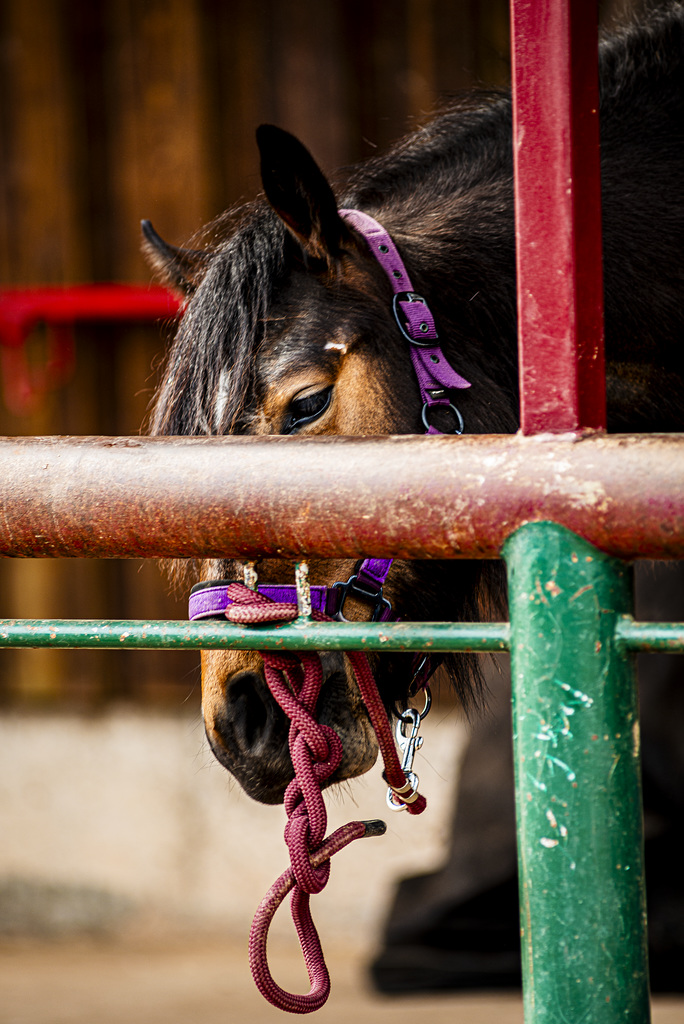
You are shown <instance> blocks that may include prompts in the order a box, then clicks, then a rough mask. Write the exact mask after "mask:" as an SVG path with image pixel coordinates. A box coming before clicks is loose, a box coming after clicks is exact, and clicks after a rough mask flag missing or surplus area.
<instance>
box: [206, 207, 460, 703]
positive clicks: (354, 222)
mask: <svg viewBox="0 0 684 1024" xmlns="http://www.w3.org/2000/svg"><path fill="white" fill-rule="evenodd" d="M340 216H341V217H343V218H344V220H346V221H347V222H348V223H349V224H350V225H351V226H352V227H353V228H355V229H356V230H357V231H358V232H359V233H360V234H361V235H363V237H364V239H365V240H366V243H367V244H368V248H369V249H370V251H371V253H372V255H373V256H374V257H375V258H376V259H377V261H378V263H379V264H380V266H381V267H382V269H383V270H384V272H385V274H386V275H387V279H388V280H389V282H390V285H391V286H392V292H393V296H394V297H393V300H392V312H393V315H394V319H395V320H396V322H397V326H398V328H399V330H400V331H401V333H402V334H403V336H404V337H405V338H406V340H407V341H408V342H409V343H410V344H409V351H410V353H411V362H412V363H413V369H414V372H415V374H416V378H417V381H418V387H419V389H420V397H421V401H422V413H421V415H422V420H423V423H424V425H425V428H426V429H425V432H426V434H441V433H442V431H441V430H438V429H437V428H436V427H435V426H433V425H432V424H431V423H430V422H429V413H430V410H431V409H433V408H435V407H442V408H447V409H449V410H450V411H451V413H452V414H453V415H454V416H455V418H456V422H457V424H458V428H457V429H456V430H454V431H453V432H454V433H456V434H461V433H462V432H463V417H462V416H461V413H460V412H459V410H458V409H457V408H456V406H455V405H453V404H452V402H451V400H450V398H449V395H448V391H450V390H461V389H463V388H469V387H470V384H469V383H468V381H467V380H465V379H464V378H463V377H461V376H460V374H458V373H456V371H455V370H454V369H453V368H452V367H451V366H450V364H449V363H448V362H447V359H446V357H445V355H444V353H443V352H442V349H441V347H440V345H439V340H438V335H437V329H436V327H435V318H434V316H433V315H432V311H431V310H430V307H429V306H428V304H427V301H426V299H424V298H423V296H422V295H419V294H418V292H416V291H414V290H413V285H412V283H411V279H410V277H409V275H408V271H407V270H406V267H405V265H404V261H403V260H402V258H401V256H400V255H399V252H398V250H397V247H396V245H395V244H394V242H393V241H392V238H391V236H390V235H389V234H388V233H387V231H385V229H384V228H383V226H382V224H379V223H378V221H377V220H375V219H374V218H373V217H371V216H369V215H368V214H367V213H362V212H361V211H360V210H340ZM392 562H393V559H392V558H365V559H363V560H362V561H360V562H358V563H357V565H356V567H355V569H354V572H353V573H352V575H351V576H350V577H349V579H348V580H347V581H346V583H342V582H338V583H333V584H332V586H331V587H326V586H312V587H311V604H312V607H313V608H314V609H315V610H317V611H320V612H323V613H324V614H326V615H329V616H330V617H331V618H336V619H343V618H344V605H345V601H346V600H347V598H348V597H349V596H356V597H357V598H360V599H361V600H362V601H364V602H366V603H368V604H371V605H372V612H371V621H375V622H387V621H388V620H390V619H395V618H396V616H394V615H393V614H392V606H391V604H390V602H389V601H388V600H387V599H386V598H385V597H384V596H383V587H384V585H385V583H386V581H387V577H388V575H389V571H390V568H391V565H392ZM230 582H231V581H230V580H205V581H204V582H203V583H198V584H196V585H195V586H194V587H193V588H192V591H191V592H190V602H189V609H188V615H189V618H190V619H206V618H212V617H214V616H220V615H223V614H224V613H225V610H226V608H227V607H228V606H229V605H230V604H231V603H232V602H231V600H230V598H229V597H228V594H227V591H228V587H229V585H230ZM257 589H258V591H259V593H260V594H263V595H264V596H266V597H270V598H271V600H273V601H276V602H283V603H293V604H296V601H297V596H296V587H295V585H294V584H269V583H260V584H259V585H258V587H257ZM435 667H436V665H435V664H434V661H433V664H432V666H431V664H430V659H429V658H427V659H426V658H422V659H421V661H420V664H419V666H418V668H417V670H416V673H415V675H414V681H413V682H414V688H420V687H421V686H424V685H425V684H426V683H427V679H428V678H429V676H430V675H431V672H432V671H433V670H434V668H435Z"/></svg>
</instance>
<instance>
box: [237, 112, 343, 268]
mask: <svg viewBox="0 0 684 1024" xmlns="http://www.w3.org/2000/svg"><path fill="white" fill-rule="evenodd" d="M256 137H257V145H258V146H259V152H260V153H261V180H262V183H263V186H264V191H265V193H266V198H267V199H268V201H269V203H270V204H271V206H272V207H273V209H274V210H275V212H276V213H277V214H278V216H279V217H280V219H281V220H282V221H283V222H284V223H285V225H286V226H287V227H288V228H289V229H290V231H291V232H292V234H293V235H294V236H295V238H296V239H297V240H298V242H299V243H300V245H301V246H302V248H303V249H304V251H305V253H307V255H309V256H313V257H315V258H318V259H325V258H326V257H327V256H337V255H339V253H340V250H341V248H342V242H343V240H344V238H345V237H346V236H347V235H348V230H347V228H346V226H345V223H344V221H343V220H342V218H341V217H340V215H339V213H338V212H337V203H336V201H335V196H334V195H333V190H332V189H331V187H330V185H329V184H328V181H327V179H326V177H325V175H324V174H323V172H322V171H321V169H320V168H319V166H318V164H317V163H316V161H315V160H314V158H313V157H312V156H311V154H310V153H309V151H308V149H306V147H305V146H303V145H302V143H301V142H300V141H299V139H297V138H295V136H294V135H290V133H289V132H286V131H284V130H283V129H282V128H277V127H276V126H275V125H272V124H262V125H260V127H259V128H258V129H257V133H256Z"/></svg>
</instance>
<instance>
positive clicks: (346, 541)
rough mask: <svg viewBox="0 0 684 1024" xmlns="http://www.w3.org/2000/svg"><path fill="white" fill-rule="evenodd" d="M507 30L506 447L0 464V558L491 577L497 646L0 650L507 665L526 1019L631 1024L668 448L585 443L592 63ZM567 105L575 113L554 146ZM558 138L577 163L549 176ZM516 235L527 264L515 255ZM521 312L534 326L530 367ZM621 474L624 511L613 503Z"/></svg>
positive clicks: (380, 630) (309, 633) (6, 453)
mask: <svg viewBox="0 0 684 1024" xmlns="http://www.w3.org/2000/svg"><path fill="white" fill-rule="evenodd" d="M512 14H513V21H512V26H513V64H514V99H515V109H516V120H515V132H516V139H517V140H519V142H520V143H521V144H520V145H517V144H516V147H515V150H516V193H517V208H518V279H519V290H520V299H521V301H520V332H521V364H522V374H521V380H522V391H523V404H522V433H521V435H519V436H517V437H514V438H513V437H506V438H504V437H495V438H494V437H484V438H443V437H430V438H413V437H411V438H408V437H407V438H385V439H366V438H358V439H345V441H344V442H342V443H340V442H339V441H336V440H335V439H327V438H310V439H297V438H243V437H241V438H212V439H197V438H171V439H169V438H165V439H141V438H90V439H82V438H78V439H73V438H72V439H68V438H66V439H62V438H48V439H45V438H43V439H8V440H6V441H4V442H3V443H2V444H1V445H0V468H1V472H0V480H2V483H1V484H0V498H1V500H2V506H3V518H2V521H0V554H3V555H13V556H23V557H26V556H36V557H50V556H56V555H61V556H79V557H80V556H85V557H88V556H91V557H95V556H98V557H139V556H140V555H141V554H142V555H147V556H150V557H151V556H155V557H157V556H170V557H237V558H252V557H258V556H283V557H296V556H297V555H299V554H301V553H304V552H306V554H307V555H312V556H318V557H338V556H343V557H358V556H360V555H369V554H372V555H376V556H389V555H396V556H399V557H402V558H433V557H440V558H443V557H455V558H457V557H485V558H486V557H498V556H502V557H503V558H504V560H505V562H506V565H507V570H508V582H509V605H510V623H484V624H462V623H461V624H459V623H419V624H416V623H403V622H402V623H382V624H370V623H349V624H339V623H335V624H311V623H308V622H307V623H302V622H294V623H292V624H290V625H285V626H280V627H277V628H274V629H264V628H261V627H260V628H259V631H258V638H256V637H255V635H254V632H253V631H250V630H249V629H246V628H243V627H238V626H233V625H230V624H228V623H226V624H223V623H220V624H219V623H216V622H210V623H206V622H204V623H202V622H200V623H192V624H190V623H187V622H166V623H157V622H130V621H116V622H111V621H110V622H83V621H79V622H64V621H52V620H51V621H23V622H16V621H3V622H0V644H1V645H3V646H10V645H18V646H39V645H47V646H55V647H59V646H68V645H82V646H90V647H126V646H130V647H171V648H175V647H198V648H199V647H204V648H208V647H222V646H235V647H240V648H245V649H249V648H252V647H255V646H257V647H258V648H259V649H270V648H278V647H280V648H291V649H302V648H307V647H308V648H314V649H326V648H328V649H330V648H341V649H347V650H350V649H356V650H385V651H389V650H435V651H437V650H439V651H446V650H448V651H463V650H474V651H487V650H496V651H499V650H506V649H507V650H509V651H510V655H511V665H512V677H513V729H514V758H515V769H516V801H517V814H518V832H519V873H520V892H521V933H522V945H523V984H524V999H525V1019H526V1022H527V1024H532V1022H535V1024H536V1022H541V1021H549V1022H554V1024H555V1022H556V1021H558V1020H592V1021H595V1022H601V1024H609V1022H610V1024H613V1022H617V1021H624V1020H629V1021H630V1022H635V1024H643V1022H645V1021H647V1020H648V1019H649V998H648V968H647V958H646V920H645V893H644V875H643V854H642V851H643V835H642V812H641V791H640V746H639V728H638V711H637V697H636V687H635V679H634V669H633V657H632V655H633V653H634V652H635V651H638V650H650V651H654V650H659V651H663V650H665V651H680V652H681V651H683V650H684V624H673V623H655V624H651V623H648V624H646V623H636V622H634V621H633V619H632V617H631V611H632V584H631V572H630V567H629V564H628V560H630V559H634V558H637V557H651V558H681V557H684V502H683V501H682V480H684V437H682V436H668V437H666V436H650V437H638V438H637V437H630V438H625V437H616V436H612V437H606V436H605V435H602V434H601V433H600V432H599V433H592V431H596V430H599V431H600V429H601V428H602V427H603V426H604V422H605V420H604V414H605V398H604V385H603V370H602V358H601V351H602V349H601V309H600V306H601V296H600V287H598V286H597V282H599V285H600V279H601V278H600V269H601V250H600V230H599V227H598V225H599V223H600V218H598V217H596V216H594V217H593V219H592V217H591V214H592V213H593V214H594V215H595V214H596V211H597V207H596V202H597V195H598V146H597V143H598V135H597V122H596V116H595V115H596V109H597V103H596V82H595V67H594V64H593V62H592V61H591V60H579V59H578V54H579V53H581V52H582V51H583V48H589V47H591V46H594V47H595V45H596V32H595V25H594V24H593V15H595V11H592V10H591V4H584V5H582V4H571V3H570V0H558V2H557V3H555V4H553V5H531V4H526V3H523V2H522V0H520V2H519V0H513V2H512ZM584 52H585V54H586V52H588V50H587V49H585V50H584ZM592 67H593V72H592V70H591V69H592ZM592 75H593V78H592ZM535 82H536V83H538V82H544V88H543V89H538V88H535V87H534V83H535ZM578 104H580V106H581V105H582V104H584V105H585V107H584V108H583V109H584V110H585V113H588V112H591V113H592V114H593V115H594V116H593V118H592V117H591V116H589V117H588V118H585V119H584V120H582V119H580V121H581V124H580V125H579V126H578V118H577V109H578V107H577V105H578ZM523 135H524V138H525V144H524V145H522V138H523ZM562 138H565V139H568V138H569V139H571V140H572V141H573V144H574V146H575V150H574V152H575V154H577V152H578V151H579V152H581V155H582V160H581V161H578V160H575V162H574V163H570V164H568V166H567V167H565V166H564V164H563V162H564V161H571V159H572V152H573V150H572V147H570V150H568V147H567V146H563V145H561V144H560V140H561V139H562ZM568 180H571V181H572V187H571V189H570V190H566V182H567V181H568ZM559 183H560V184H559ZM533 194H534V211H533V212H532V214H530V204H529V203H528V200H529V199H530V197H531V196H532V195H533ZM586 211H589V214H590V216H589V218H588V219H589V224H587V223H586V221H582V213H583V212H586ZM539 218H541V223H540V220H539ZM542 230H543V232H544V235H545V239H546V244H545V246H544V248H543V266H540V264H539V252H540V251H541V250H540V248H539V247H535V246H533V245H530V244H529V243H530V240H531V239H532V238H533V236H534V233H535V232H539V231H542ZM580 265H581V267H582V272H581V274H580V272H579V270H578V267H579V266H580ZM568 267H571V268H572V270H571V272H570V273H568V272H567V268H568ZM557 271H561V272H560V273H558V272H557ZM549 281H552V282H553V287H552V288H551V289H549V288H548V287H547V283H548V282H549ZM559 281H563V282H564V285H563V286H559V285H558V282H559ZM528 294H532V295H534V296H535V297H536V298H537V300H538V301H537V307H538V309H541V310H542V311H543V313H544V316H545V317H546V323H547V326H548V325H556V326H555V327H553V326H552V327H551V328H550V329H549V330H548V331H546V332H545V333H544V336H543V346H542V338H541V337H540V334H539V330H538V323H539V317H538V314H535V316H536V319H535V317H533V316H532V314H531V313H529V311H528V310H527V307H526V301H525V296H526V295H528ZM577 325H579V327H578V326H577ZM587 351H589V352H591V353H593V356H592V358H589V359H585V358H581V355H582V354H583V353H584V354H586V353H587ZM541 367H543V368H544V372H543V373H541V372H539V370H540V368H541ZM542 379H544V380H545V384H544V387H543V388H542V387H541V386H540V384H539V381H540V380H542ZM331 444H333V445H335V459H334V460H331V459H330V458H329V457H327V456H328V453H329V448H330V445H331ZM283 453H286V454H287V459H284V458H282V457H281V456H282V455H283ZM333 462H334V474H333V472H332V471H331V469H330V467H331V465H332V464H333ZM397 464H400V465H401V476H400V477H399V475H398V474H397V472H396V465H397ZM285 465H287V479H285V477H282V479H281V478H280V476H279V474H282V472H283V467H284V466H285ZM646 475H647V476H648V480H649V492H648V494H645V493H644V489H643V488H642V487H639V486H635V482H638V481H640V480H643V479H644V478H645V477H646ZM398 479H401V485H400V486H399V485H398V483H397V481H398ZM275 495H277V498H275V497H274V496H275ZM407 495H410V501H407V500H406V497H407ZM332 498H335V500H331V499H332ZM257 510H258V513H257V514H254V513H256V512H257ZM342 510H343V511H342ZM246 511H249V512H250V513H252V514H250V515H246V514H245V512H246ZM323 521H325V523H326V526H327V528H326V530H325V531H322V530H321V529H320V525H321V522H323Z"/></svg>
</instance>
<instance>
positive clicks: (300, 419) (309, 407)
mask: <svg viewBox="0 0 684 1024" xmlns="http://www.w3.org/2000/svg"><path fill="white" fill-rule="evenodd" d="M332 392H333V389H332V388H331V387H330V388H324V389H323V391H315V392H314V393H313V394H312V395H305V396H304V397H303V398H293V399H292V401H291V402H290V406H289V409H288V411H287V416H286V417H285V422H284V423H283V433H284V434H292V433H293V432H294V431H295V430H296V429H297V427H301V426H303V425H304V424H305V423H311V422H312V420H317V419H318V417H319V416H322V415H323V413H324V412H325V410H326V409H327V408H328V406H329V405H330V399H331V398H332Z"/></svg>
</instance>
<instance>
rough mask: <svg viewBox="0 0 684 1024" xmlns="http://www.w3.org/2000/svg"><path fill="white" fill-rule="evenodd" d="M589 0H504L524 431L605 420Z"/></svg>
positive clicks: (596, 425)
mask: <svg viewBox="0 0 684 1024" xmlns="http://www.w3.org/2000/svg"><path fill="white" fill-rule="evenodd" d="M597 21H598V19H597V4H596V0H511V35H512V43H511V49H512V61H513V153H514V165H515V204H516V243H517V273H518V318H519V327H518V337H519V348H520V391H521V395H520V405H521V409H520V415H521V428H522V432H523V433H524V434H536V433H542V432H546V431H551V432H555V433H559V432H565V431H582V430H587V429H594V430H598V429H605V425H606V399H605V364H604V352H603V273H602V262H601V185H600V160H599V123H598V26H597Z"/></svg>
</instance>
